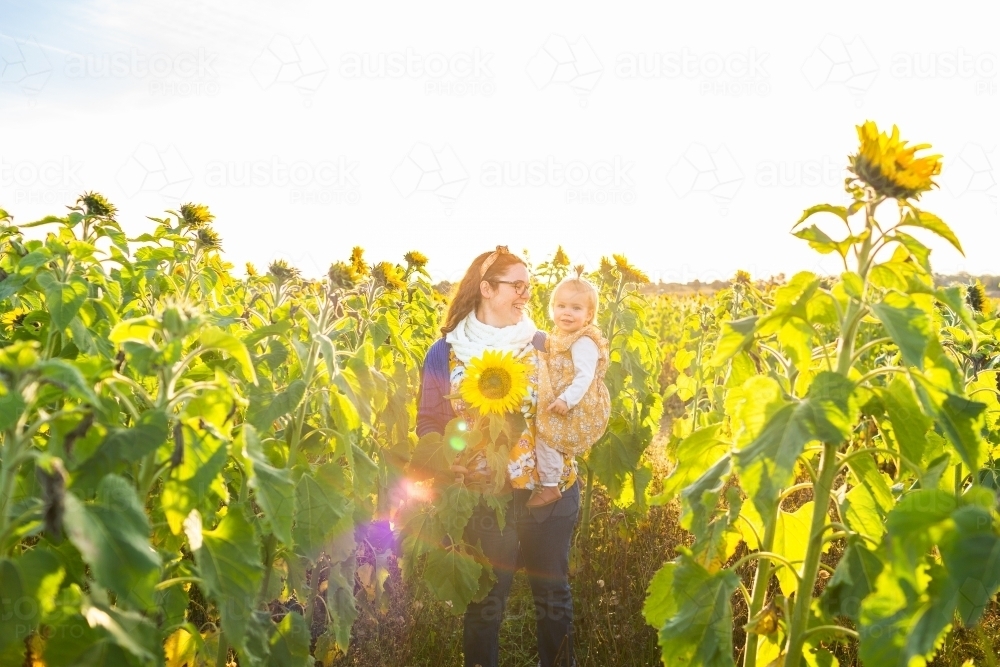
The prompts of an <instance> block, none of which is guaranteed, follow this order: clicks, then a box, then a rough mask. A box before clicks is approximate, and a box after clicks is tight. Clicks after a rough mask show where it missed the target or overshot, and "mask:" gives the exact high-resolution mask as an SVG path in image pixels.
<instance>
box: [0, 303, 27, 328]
mask: <svg viewBox="0 0 1000 667" xmlns="http://www.w3.org/2000/svg"><path fill="white" fill-rule="evenodd" d="M28 312H29V311H28V310H27V309H26V308H13V309H11V310H8V311H7V312H6V313H4V314H3V315H0V324H3V327H4V329H6V330H8V331H13V330H14V329H17V328H18V327H20V326H21V325H22V324H23V323H24V318H25V317H27V315H28Z"/></svg>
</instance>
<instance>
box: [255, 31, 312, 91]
mask: <svg viewBox="0 0 1000 667" xmlns="http://www.w3.org/2000/svg"><path fill="white" fill-rule="evenodd" d="M327 69H328V68H327V65H326V61H325V60H324V59H323V56H322V55H320V52H319V49H317V48H316V45H315V44H314V43H313V41H312V40H311V39H310V38H309V37H303V38H302V39H301V40H299V41H298V42H293V41H292V40H291V39H290V38H289V37H286V36H285V35H275V36H274V37H272V38H271V42H270V43H269V44H268V45H267V46H266V47H264V49H263V50H262V51H261V52H260V55H258V56H257V58H256V59H254V61H253V64H252V65H251V66H250V72H251V74H253V77H254V79H255V80H256V81H257V83H258V85H260V87H261V88H262V89H264V90H267V89H268V88H270V87H272V86H274V85H287V86H292V87H294V88H295V89H297V90H298V91H299V92H300V93H302V94H304V95H311V94H313V93H315V92H316V91H317V90H319V87H320V85H322V83H323V79H325V78H326V72H327Z"/></svg>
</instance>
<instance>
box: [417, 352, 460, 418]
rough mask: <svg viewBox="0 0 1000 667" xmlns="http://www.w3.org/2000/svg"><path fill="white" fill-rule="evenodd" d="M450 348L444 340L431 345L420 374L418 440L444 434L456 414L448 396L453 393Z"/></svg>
mask: <svg viewBox="0 0 1000 667" xmlns="http://www.w3.org/2000/svg"><path fill="white" fill-rule="evenodd" d="M450 353H451V347H450V346H449V345H448V343H447V342H445V340H444V339H443V338H442V339H440V340H438V341H436V342H435V343H434V344H433V345H431V347H430V349H429V350H427V356H426V357H424V366H423V369H422V370H421V372H420V398H419V400H418V402H417V437H423V436H425V435H426V434H428V433H444V428H445V426H447V425H448V422H449V421H451V420H452V419H454V417H455V411H454V410H452V408H451V401H449V400H448V399H447V398H445V396H447V395H448V394H450V393H451V380H450V377H449V375H450V374H449V370H448V361H449V356H450Z"/></svg>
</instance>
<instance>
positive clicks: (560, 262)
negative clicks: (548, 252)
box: [552, 246, 569, 267]
mask: <svg viewBox="0 0 1000 667" xmlns="http://www.w3.org/2000/svg"><path fill="white" fill-rule="evenodd" d="M552 265H553V266H559V267H566V266H569V255H567V254H566V251H565V250H563V247H562V246H559V247H558V248H556V254H555V255H554V256H553V257H552Z"/></svg>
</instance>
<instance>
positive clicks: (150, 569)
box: [63, 475, 160, 610]
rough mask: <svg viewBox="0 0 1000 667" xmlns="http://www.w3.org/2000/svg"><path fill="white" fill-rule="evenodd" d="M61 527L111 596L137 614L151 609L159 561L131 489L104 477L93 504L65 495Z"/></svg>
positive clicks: (118, 480)
mask: <svg viewBox="0 0 1000 667" xmlns="http://www.w3.org/2000/svg"><path fill="white" fill-rule="evenodd" d="M63 527H64V528H65V530H66V534H67V535H68V536H69V539H70V541H71V542H72V543H73V546H75V547H76V548H77V549H79V551H80V554H81V555H82V556H83V560H84V561H85V562H86V563H87V565H89V566H90V570H91V573H92V574H93V576H94V579H96V580H97V583H99V584H100V585H101V586H103V587H105V588H107V589H109V590H111V591H114V592H115V593H116V594H117V595H118V601H119V603H121V602H127V603H128V604H129V605H131V606H133V607H135V608H137V609H140V610H145V609H149V608H151V607H152V606H153V605H154V603H155V599H154V595H153V593H154V591H153V586H155V585H156V582H157V581H159V575H160V557H159V555H158V554H157V553H156V551H155V550H154V549H153V547H152V546H151V545H150V543H149V533H150V527H149V520H148V519H147V518H146V512H145V508H144V507H143V504H142V503H141V502H140V501H139V498H138V496H137V495H136V493H135V489H133V488H132V485H131V484H129V483H128V482H127V481H126V480H125V479H124V478H122V477H119V476H117V475H108V476H106V477H105V478H104V479H103V480H101V483H100V485H99V486H98V488H97V499H96V500H95V501H94V502H93V503H84V502H82V501H81V500H79V499H78V498H77V497H76V496H75V495H73V494H72V493H67V494H66V514H65V518H64V521H63Z"/></svg>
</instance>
